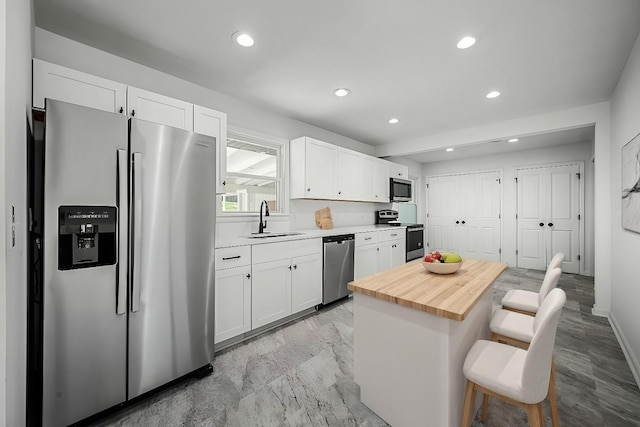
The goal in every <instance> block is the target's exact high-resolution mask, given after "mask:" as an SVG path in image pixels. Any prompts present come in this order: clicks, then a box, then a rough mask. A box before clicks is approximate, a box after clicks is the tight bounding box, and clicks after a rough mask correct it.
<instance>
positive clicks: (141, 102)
mask: <svg viewBox="0 0 640 427" xmlns="http://www.w3.org/2000/svg"><path fill="white" fill-rule="evenodd" d="M127 111H128V114H129V116H131V117H136V118H138V119H142V120H147V121H149V122H154V123H160V124H163V125H167V126H171V127H174V128H179V129H185V130H188V131H193V104H189V103H188V102H184V101H180V100H179V99H174V98H169V97H168V96H164V95H159V94H157V93H153V92H149V91H146V90H143V89H138V88H135V87H132V86H129V87H128V88H127Z"/></svg>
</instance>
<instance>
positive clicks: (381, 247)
mask: <svg viewBox="0 0 640 427" xmlns="http://www.w3.org/2000/svg"><path fill="white" fill-rule="evenodd" d="M393 244H394V242H393V241H388V242H380V243H379V244H378V271H386V270H388V269H390V268H391V253H392V251H393V248H392V246H393Z"/></svg>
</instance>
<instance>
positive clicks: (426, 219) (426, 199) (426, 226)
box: [424, 168, 504, 262]
mask: <svg viewBox="0 0 640 427" xmlns="http://www.w3.org/2000/svg"><path fill="white" fill-rule="evenodd" d="M492 172H497V173H498V174H499V176H500V178H499V179H500V214H499V215H500V217H499V218H498V228H499V230H500V250H499V252H498V254H499V255H500V260H499V262H502V248H503V247H504V229H503V220H504V169H503V168H494V169H483V170H477V171H469V172H458V173H443V174H437V175H425V177H424V180H425V182H424V187H425V192H424V215H425V217H424V234H425V239H424V241H425V243H426V245H425V253H427V252H428V251H429V250H430V249H431V248H430V247H429V244H428V243H430V242H429V179H431V178H442V177H446V176H462V175H477V174H483V173H492Z"/></svg>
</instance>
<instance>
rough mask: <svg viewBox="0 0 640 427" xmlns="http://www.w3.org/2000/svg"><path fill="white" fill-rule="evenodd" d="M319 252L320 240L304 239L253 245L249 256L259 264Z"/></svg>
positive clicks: (320, 250) (320, 247) (320, 248)
mask: <svg viewBox="0 0 640 427" xmlns="http://www.w3.org/2000/svg"><path fill="white" fill-rule="evenodd" d="M321 252H322V239H304V240H292V241H288V242H278V243H265V244H262V245H254V246H253V249H252V252H251V254H252V258H253V263H254V264H259V263H261V262H269V261H276V260H280V259H287V258H292V257H294V256H302V255H312V254H318V253H321Z"/></svg>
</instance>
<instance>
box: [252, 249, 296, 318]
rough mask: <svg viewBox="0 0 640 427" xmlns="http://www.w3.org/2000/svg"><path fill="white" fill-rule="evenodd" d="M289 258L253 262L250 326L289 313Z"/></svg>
mask: <svg viewBox="0 0 640 427" xmlns="http://www.w3.org/2000/svg"><path fill="white" fill-rule="evenodd" d="M290 268H291V260H290V259H284V260H279V261H274V262H266V263H262V264H255V265H254V266H253V287H252V292H251V328H252V329H255V328H259V327H260V326H263V325H266V324H267V323H271V322H274V321H276V320H278V319H282V318H283V317H286V316H288V315H289V314H291V270H290Z"/></svg>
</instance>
